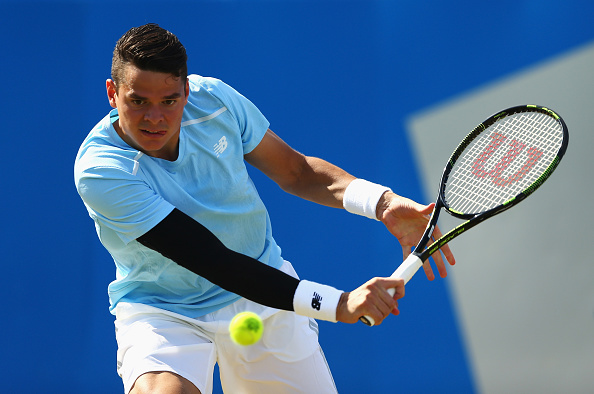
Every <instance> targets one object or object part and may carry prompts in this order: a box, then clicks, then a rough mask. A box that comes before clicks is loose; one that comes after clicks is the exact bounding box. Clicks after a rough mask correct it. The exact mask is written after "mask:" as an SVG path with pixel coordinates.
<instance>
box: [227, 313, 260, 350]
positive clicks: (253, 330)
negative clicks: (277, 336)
mask: <svg viewBox="0 0 594 394" xmlns="http://www.w3.org/2000/svg"><path fill="white" fill-rule="evenodd" d="M263 332H264V324H262V319H260V316H258V315H257V314H255V313H254V312H241V313H238V314H237V315H235V317H234V318H233V319H232V320H231V323H230V324H229V334H231V339H232V340H233V342H235V343H237V344H238V345H242V346H248V345H253V344H254V343H256V342H258V341H259V340H260V338H262V333H263Z"/></svg>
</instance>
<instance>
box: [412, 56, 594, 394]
mask: <svg viewBox="0 0 594 394" xmlns="http://www.w3.org/2000/svg"><path fill="white" fill-rule="evenodd" d="M517 104H539V105H544V106H548V107H550V108H552V109H554V110H555V111H557V112H559V113H560V114H561V116H562V117H563V118H564V119H565V121H566V123H567V125H568V127H569V133H570V140H569V147H568V150H567V154H566V156H565V158H564V159H563V161H562V162H561V164H560V166H559V168H558V169H557V171H556V172H555V173H554V174H553V176H552V177H551V178H550V179H549V180H548V181H547V183H545V184H544V185H543V186H542V187H541V189H539V190H538V191H537V192H536V193H535V194H533V195H532V196H530V197H529V198H528V199H527V200H526V201H525V202H523V203H522V204H520V205H519V206H517V207H515V208H513V209H512V210H510V211H507V212H505V213H503V214H502V215H500V216H498V217H495V218H493V219H491V220H489V221H487V222H485V223H484V224H481V225H480V226H478V227H476V228H475V229H473V230H470V231H469V233H467V234H463V235H462V236H461V237H460V238H458V239H457V240H455V241H453V242H452V245H451V246H452V248H453V250H454V253H455V255H456V259H457V262H458V265H457V266H456V267H454V268H452V269H451V270H450V272H451V278H448V279H447V280H448V285H449V288H450V290H451V293H452V298H453V300H454V302H455V304H456V311H457V313H458V318H459V321H460V326H461V329H462V332H463V335H464V338H465V344H466V346H467V349H468V354H469V359H470V362H471V365H472V366H471V367H472V368H473V372H474V374H475V379H476V383H477V388H478V389H479V390H480V392H482V393H504V392H505V393H535V392H538V393H560V392H563V393H585V392H592V390H594V262H593V261H592V260H593V258H592V252H591V251H590V248H591V245H590V243H591V242H592V235H594V230H593V229H592V226H593V223H594V211H593V210H592V206H591V203H590V201H589V200H590V199H591V198H592V196H594V175H593V174H592V173H593V172H594V165H593V162H592V157H593V156H592V149H593V148H594V130H593V126H592V125H593V123H594V110H593V107H592V105H593V104H594V44H592V45H587V46H585V47H581V48H578V49H576V50H574V51H572V52H570V53H565V54H562V55H560V56H558V57H556V58H554V59H550V60H548V61H546V62H544V63H540V64H537V65H535V66H533V67H531V68H529V69H526V70H521V71H519V72H518V73H517V74H514V75H511V76H508V77H506V78H505V79H503V80H499V81H496V82H494V83H490V84H488V85H486V86H483V87H480V88H478V89H476V90H474V91H471V92H468V93H467V94H465V95H463V96H461V97H455V98H452V99H451V100H448V101H447V102H444V103H442V104H441V105H438V106H436V107H433V108H429V109H427V110H425V111H423V112H421V113H417V114H415V115H414V116H412V117H411V118H410V121H409V123H408V131H409V134H410V137H411V140H412V141H413V145H414V146H415V149H416V154H417V158H418V165H419V168H420V171H421V174H422V175H423V177H424V187H425V191H426V196H427V199H430V200H433V199H434V198H435V194H436V187H437V185H438V183H439V177H440V175H441V171H442V168H443V166H444V165H445V163H446V161H447V159H448V157H449V155H450V153H451V152H452V150H453V149H454V148H455V147H456V146H457V144H458V143H459V142H460V141H461V140H462V138H463V137H464V136H465V135H466V133H468V132H469V131H470V130H471V129H472V128H473V127H474V126H476V125H477V124H478V123H480V122H482V121H483V120H484V119H486V118H487V117H488V116H489V115H491V114H492V113H495V112H497V111H499V110H501V109H504V108H507V107H510V106H513V105H517ZM444 216H448V215H447V214H444ZM440 223H441V224H440V226H441V227H442V230H446V229H449V228H451V226H452V225H454V224H456V223H460V221H458V220H457V219H452V218H450V217H447V218H443V219H441V221H440Z"/></svg>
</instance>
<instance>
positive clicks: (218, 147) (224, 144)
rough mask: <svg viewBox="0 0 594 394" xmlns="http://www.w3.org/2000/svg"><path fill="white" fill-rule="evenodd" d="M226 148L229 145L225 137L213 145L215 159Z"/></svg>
mask: <svg viewBox="0 0 594 394" xmlns="http://www.w3.org/2000/svg"><path fill="white" fill-rule="evenodd" d="M227 146H229V143H228V142H227V137H225V136H222V137H221V139H220V140H219V142H217V143H216V144H214V152H215V153H216V154H217V157H219V156H220V155H221V153H223V152H224V151H225V149H227Z"/></svg>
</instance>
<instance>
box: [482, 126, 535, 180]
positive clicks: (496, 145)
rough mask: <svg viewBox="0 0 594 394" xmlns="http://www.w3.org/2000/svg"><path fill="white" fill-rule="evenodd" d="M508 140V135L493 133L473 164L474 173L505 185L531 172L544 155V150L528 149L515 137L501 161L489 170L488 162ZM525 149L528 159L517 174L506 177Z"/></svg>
mask: <svg viewBox="0 0 594 394" xmlns="http://www.w3.org/2000/svg"><path fill="white" fill-rule="evenodd" d="M506 140H507V137H506V136H505V135H503V134H501V133H493V134H492V135H491V143H490V144H489V145H488V146H487V147H486V148H485V149H484V150H483V152H482V153H481V155H480V156H479V157H478V158H477V159H476V160H475V161H474V163H473V164H472V173H473V174H474V175H475V176H477V177H479V178H487V177H489V178H491V180H492V181H493V183H494V184H496V185H498V186H501V187H504V186H507V185H509V184H511V183H514V182H517V181H519V180H520V179H522V178H523V177H524V176H526V174H528V172H530V170H531V169H532V168H533V167H534V165H535V164H536V163H537V162H538V160H540V158H541V157H542V154H543V152H542V151H541V150H538V149H537V148H534V147H530V148H527V149H526V144H525V143H523V142H522V141H518V140H515V139H514V140H512V141H510V142H508V143H507V144H506V145H507V147H508V151H507V152H506V153H505V154H504V155H503V156H502V157H501V159H500V160H499V162H498V163H497V164H495V166H494V167H492V168H491V169H489V170H487V169H486V165H487V162H488V161H489V159H490V158H491V156H493V154H494V153H495V152H496V151H497V150H498V149H505V148H502V145H504V142H505V141H506ZM523 151H525V152H526V155H527V159H526V161H525V162H524V164H523V165H522V167H520V169H519V170H518V171H516V173H515V174H513V175H510V176H508V177H504V176H503V173H504V171H505V170H506V169H507V168H508V167H509V166H510V165H511V164H512V163H513V162H514V160H516V158H517V157H518V156H519V155H520V153H522V152H523Z"/></svg>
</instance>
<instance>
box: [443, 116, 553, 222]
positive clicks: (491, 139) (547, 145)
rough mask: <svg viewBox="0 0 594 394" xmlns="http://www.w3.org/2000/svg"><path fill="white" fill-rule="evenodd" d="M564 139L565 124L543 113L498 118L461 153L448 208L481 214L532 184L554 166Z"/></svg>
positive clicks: (448, 193) (452, 174)
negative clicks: (563, 127) (553, 163)
mask: <svg viewBox="0 0 594 394" xmlns="http://www.w3.org/2000/svg"><path fill="white" fill-rule="evenodd" d="M562 142H563V129H562V127H561V125H560V124H559V122H558V121H557V120H556V119H554V118H552V117H551V116H549V115H546V114H543V113H540V112H522V113H517V114H513V115H510V116H507V117H505V118H503V119H500V120H498V121H496V122H495V123H493V124H491V125H490V126H489V127H487V128H486V129H485V130H484V131H483V132H482V133H481V134H479V135H478V136H477V137H476V138H475V139H474V140H473V141H472V142H471V143H470V144H469V145H468V146H467V147H466V149H465V150H464V152H463V153H462V154H461V155H460V156H459V158H458V160H457V161H456V163H455V164H454V167H453V168H452V171H451V172H450V175H449V178H448V180H447V183H446V186H445V199H446V204H447V205H448V207H449V208H450V209H452V210H454V211H457V212H462V213H480V212H484V211H486V210H489V209H491V208H494V207H496V206H498V205H501V204H503V203H505V202H506V201H509V200H511V199H512V198H514V197H516V196H517V195H518V194H519V193H521V192H522V191H524V190H526V189H527V188H528V187H530V185H532V184H533V183H534V182H535V181H536V180H537V179H538V178H539V177H540V176H541V175H542V174H543V173H544V172H545V171H546V170H547V169H548V168H549V166H550V165H551V163H552V162H553V160H554V159H555V157H556V155H557V152H558V151H559V147H560V146H561V144H562Z"/></svg>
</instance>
